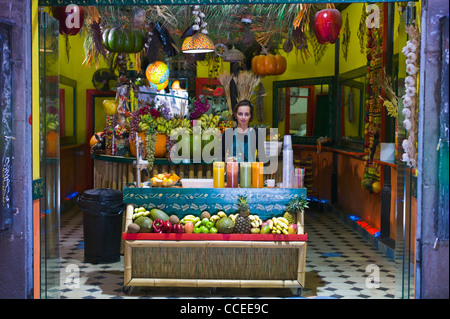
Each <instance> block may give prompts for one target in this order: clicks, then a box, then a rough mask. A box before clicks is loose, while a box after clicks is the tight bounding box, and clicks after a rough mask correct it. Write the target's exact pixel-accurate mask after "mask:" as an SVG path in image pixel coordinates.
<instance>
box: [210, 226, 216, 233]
mask: <svg viewBox="0 0 450 319" xmlns="http://www.w3.org/2000/svg"><path fill="white" fill-rule="evenodd" d="M209 232H210V233H211V234H217V228H216V227H211V229H210V230H209Z"/></svg>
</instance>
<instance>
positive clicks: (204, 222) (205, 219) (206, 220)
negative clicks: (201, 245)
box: [202, 217, 209, 226]
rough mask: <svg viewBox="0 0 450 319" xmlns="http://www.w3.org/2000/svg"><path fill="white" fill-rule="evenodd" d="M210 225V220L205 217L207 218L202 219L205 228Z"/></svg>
mask: <svg viewBox="0 0 450 319" xmlns="http://www.w3.org/2000/svg"><path fill="white" fill-rule="evenodd" d="M208 223H209V219H208V218H206V217H205V218H203V219H202V225H203V226H206V225H207V224H208Z"/></svg>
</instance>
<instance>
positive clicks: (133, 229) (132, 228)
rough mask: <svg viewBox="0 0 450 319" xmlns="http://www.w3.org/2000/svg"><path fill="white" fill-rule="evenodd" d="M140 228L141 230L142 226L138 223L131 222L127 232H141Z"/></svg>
mask: <svg viewBox="0 0 450 319" xmlns="http://www.w3.org/2000/svg"><path fill="white" fill-rule="evenodd" d="M140 230H141V227H139V225H138V224H135V223H131V224H130V225H128V229H127V232H129V233H132V234H136V233H139V231H140Z"/></svg>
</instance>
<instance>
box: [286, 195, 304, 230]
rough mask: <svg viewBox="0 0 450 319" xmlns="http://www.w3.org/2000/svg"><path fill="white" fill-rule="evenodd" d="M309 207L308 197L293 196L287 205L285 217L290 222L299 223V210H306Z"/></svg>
mask: <svg viewBox="0 0 450 319" xmlns="http://www.w3.org/2000/svg"><path fill="white" fill-rule="evenodd" d="M305 208H308V201H307V200H306V198H304V197H302V198H299V197H297V198H293V199H291V201H290V202H289V203H288V204H287V206H286V212H285V213H284V215H283V217H284V218H286V219H287V221H288V222H289V224H296V223H297V212H304V211H305Z"/></svg>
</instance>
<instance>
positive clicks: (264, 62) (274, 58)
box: [252, 54, 287, 76]
mask: <svg viewBox="0 0 450 319" xmlns="http://www.w3.org/2000/svg"><path fill="white" fill-rule="evenodd" d="M286 66H287V64H286V58H285V57H284V56H282V55H278V54H276V55H273V54H267V55H263V54H262V55H257V56H255V57H254V58H253V59H252V71H253V73H255V74H256V75H260V76H265V75H281V74H283V73H284V72H285V71H286Z"/></svg>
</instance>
